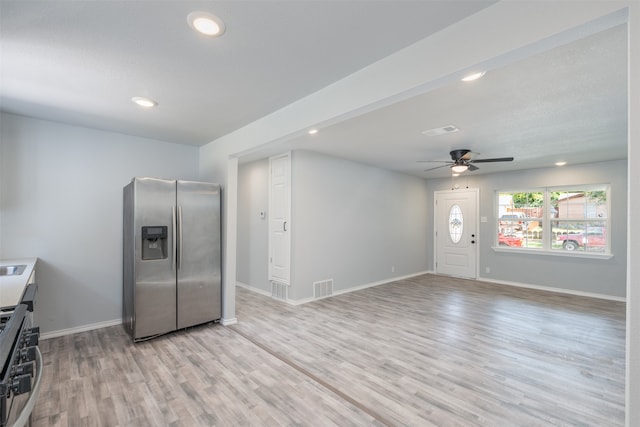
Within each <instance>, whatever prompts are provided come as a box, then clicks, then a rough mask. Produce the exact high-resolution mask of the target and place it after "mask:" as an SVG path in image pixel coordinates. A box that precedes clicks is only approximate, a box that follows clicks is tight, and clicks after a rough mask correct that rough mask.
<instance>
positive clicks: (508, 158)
mask: <svg viewBox="0 0 640 427" xmlns="http://www.w3.org/2000/svg"><path fill="white" fill-rule="evenodd" d="M512 161H513V157H496V158H495V159H476V160H469V163H491V162H512Z"/></svg>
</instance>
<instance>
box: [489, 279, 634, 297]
mask: <svg viewBox="0 0 640 427" xmlns="http://www.w3.org/2000/svg"><path fill="white" fill-rule="evenodd" d="M476 280H478V281H479V282H488V283H495V284H497V285H506V286H515V287H517V288H527V289H536V290H539V291H547V292H555V293H557V294H567V295H576V296H581V297H589V298H598V299H604V300H609V301H619V302H626V301H627V298H625V297H616V296H613V295H604V294H596V293H592V292H582V291H574V290H571V289H564V288H555V287H552V286H540V285H531V284H528V283H519V282H509V281H506V280H495V279H488V278H486V277H480V278H478V279H476Z"/></svg>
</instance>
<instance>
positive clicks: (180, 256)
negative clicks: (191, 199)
mask: <svg viewBox="0 0 640 427" xmlns="http://www.w3.org/2000/svg"><path fill="white" fill-rule="evenodd" d="M178 242H179V243H178V245H179V246H178V270H180V266H181V265H182V205H180V206H178Z"/></svg>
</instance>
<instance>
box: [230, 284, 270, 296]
mask: <svg viewBox="0 0 640 427" xmlns="http://www.w3.org/2000/svg"><path fill="white" fill-rule="evenodd" d="M236 286H238V287H240V288H245V289H248V290H250V291H252V292H255V293H257V294H260V295H264V296H265V297H271V292H269V291H265V290H264V289H259V288H255V287H253V286H251V285H247V284H246V283H242V282H236Z"/></svg>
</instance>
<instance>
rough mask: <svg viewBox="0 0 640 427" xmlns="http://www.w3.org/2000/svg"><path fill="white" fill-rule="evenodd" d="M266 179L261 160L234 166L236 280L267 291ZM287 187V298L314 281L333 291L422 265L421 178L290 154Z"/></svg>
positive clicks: (309, 291) (305, 292)
mask: <svg viewBox="0 0 640 427" xmlns="http://www.w3.org/2000/svg"><path fill="white" fill-rule="evenodd" d="M268 179H269V163H268V160H266V159H265V160H260V161H257V162H252V163H248V164H244V165H241V166H240V168H239V170H238V251H237V263H238V267H237V277H238V281H239V282H241V283H245V284H247V285H249V286H251V287H253V288H257V289H260V290H263V291H266V292H270V291H271V288H270V284H269V281H268V280H267V274H268V272H267V269H268V265H267V256H268V240H267V237H268V222H267V220H262V219H260V216H259V213H260V211H261V210H265V211H267V209H268V191H269V188H268ZM291 187H292V190H291V193H292V194H291V196H292V209H291V211H292V214H291V236H292V237H291V240H292V242H291V286H290V289H289V298H290V299H291V300H294V301H301V300H306V299H309V298H312V297H313V282H316V281H320V280H325V279H333V280H334V292H337V291H341V290H347V289H349V288H354V287H358V286H363V285H369V284H372V283H376V282H380V281H384V280H389V279H391V278H394V277H401V276H405V275H409V274H414V273H420V272H423V271H425V270H426V268H427V246H426V242H427V234H428V233H429V228H430V227H429V223H428V222H427V221H426V217H427V212H428V210H429V201H428V193H427V183H426V181H425V180H423V179H420V178H416V177H411V176H408V175H404V174H399V173H394V172H389V171H385V170H382V169H377V168H373V167H370V166H366V165H362V164H360V163H354V162H351V161H348V160H344V159H338V158H335V157H329V156H325V155H322V154H318V153H313V152H308V151H294V152H293V153H292V160H291ZM268 216H269V213H268V212H267V219H268ZM392 267H393V268H394V271H392Z"/></svg>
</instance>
